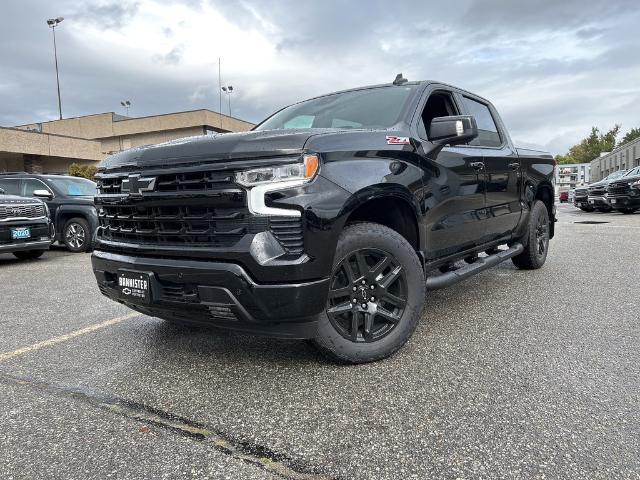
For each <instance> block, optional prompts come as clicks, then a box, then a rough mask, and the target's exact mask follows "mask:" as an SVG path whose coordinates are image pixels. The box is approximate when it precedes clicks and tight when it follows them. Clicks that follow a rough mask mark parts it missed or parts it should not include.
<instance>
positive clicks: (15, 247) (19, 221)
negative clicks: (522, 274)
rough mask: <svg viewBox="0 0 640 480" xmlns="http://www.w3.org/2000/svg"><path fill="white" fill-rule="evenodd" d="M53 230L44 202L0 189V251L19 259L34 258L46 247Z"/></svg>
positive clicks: (49, 243)
mask: <svg viewBox="0 0 640 480" xmlns="http://www.w3.org/2000/svg"><path fill="white" fill-rule="evenodd" d="M54 232H55V229H54V227H53V224H52V223H51V221H50V220H49V209H48V208H47V206H46V205H45V203H44V202H42V201H40V200H37V199H33V198H23V197H18V196H15V195H7V194H6V193H5V191H4V189H2V188H0V253H13V255H14V256H16V257H18V258H19V259H21V260H27V259H34V258H38V257H40V256H42V254H43V253H44V252H46V251H47V250H49V247H50V246H51V242H53V238H54Z"/></svg>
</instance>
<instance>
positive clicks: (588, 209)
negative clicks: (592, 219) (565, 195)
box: [580, 207, 593, 212]
mask: <svg viewBox="0 0 640 480" xmlns="http://www.w3.org/2000/svg"><path fill="white" fill-rule="evenodd" d="M580 210H582V211H583V212H593V208H585V207H580Z"/></svg>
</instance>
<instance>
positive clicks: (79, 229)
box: [62, 217, 93, 253]
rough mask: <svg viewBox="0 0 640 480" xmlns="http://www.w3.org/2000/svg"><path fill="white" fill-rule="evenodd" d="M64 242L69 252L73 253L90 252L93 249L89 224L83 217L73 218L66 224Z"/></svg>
mask: <svg viewBox="0 0 640 480" xmlns="http://www.w3.org/2000/svg"><path fill="white" fill-rule="evenodd" d="M62 240H63V241H64V244H65V246H66V247H67V250H69V251H70V252H73V253H80V252H89V251H91V249H92V247H93V244H92V234H91V230H90V229H89V224H88V223H87V221H86V220H85V219H84V218H81V217H75V218H72V219H70V220H68V221H67V223H65V224H64V228H63V229H62Z"/></svg>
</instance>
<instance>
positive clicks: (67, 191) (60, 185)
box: [47, 177, 97, 197]
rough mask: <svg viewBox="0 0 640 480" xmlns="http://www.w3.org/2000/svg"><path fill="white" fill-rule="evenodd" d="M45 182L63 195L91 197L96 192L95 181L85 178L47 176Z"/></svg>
mask: <svg viewBox="0 0 640 480" xmlns="http://www.w3.org/2000/svg"><path fill="white" fill-rule="evenodd" d="M47 183H50V184H51V185H53V186H54V188H55V189H56V190H58V191H60V192H61V193H62V194H63V195H69V196H71V197H84V196H92V197H93V196H94V195H96V194H97V190H96V183H95V182H92V181H91V180H87V179H86V178H79V177H78V178H70V177H66V178H47Z"/></svg>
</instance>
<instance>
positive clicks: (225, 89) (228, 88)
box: [222, 85, 233, 116]
mask: <svg viewBox="0 0 640 480" xmlns="http://www.w3.org/2000/svg"><path fill="white" fill-rule="evenodd" d="M222 91H223V92H224V93H226V94H227V98H228V99H229V116H231V94H232V93H233V86H232V85H227V86H226V87H222Z"/></svg>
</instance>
